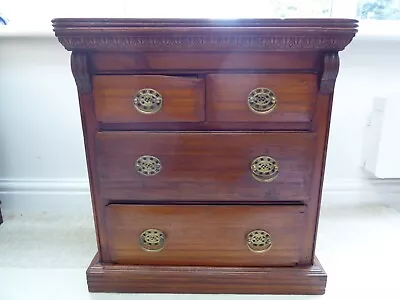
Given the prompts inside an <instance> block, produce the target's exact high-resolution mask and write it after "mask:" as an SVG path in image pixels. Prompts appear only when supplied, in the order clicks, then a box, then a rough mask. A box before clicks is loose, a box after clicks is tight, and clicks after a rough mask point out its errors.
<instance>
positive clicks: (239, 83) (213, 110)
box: [206, 74, 317, 129]
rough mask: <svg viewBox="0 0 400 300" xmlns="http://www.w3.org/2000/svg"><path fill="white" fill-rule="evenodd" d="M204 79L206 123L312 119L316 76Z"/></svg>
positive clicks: (292, 75) (219, 77)
mask: <svg viewBox="0 0 400 300" xmlns="http://www.w3.org/2000/svg"><path fill="white" fill-rule="evenodd" d="M206 82H207V83H206V84H207V113H206V114H207V120H208V121H210V122H268V123H304V122H306V123H308V122H311V120H312V115H313V112H314V107H315V101H316V95H317V85H316V83H317V77H316V75H313V74H210V75H208V76H207V79H206ZM286 128H287V126H286ZM295 128H296V127H294V129H295Z"/></svg>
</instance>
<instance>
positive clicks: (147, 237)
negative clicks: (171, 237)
mask: <svg viewBox="0 0 400 300" xmlns="http://www.w3.org/2000/svg"><path fill="white" fill-rule="evenodd" d="M164 243H165V234H164V232H162V231H161V230H158V229H153V228H150V229H146V230H145V231H143V232H142V233H141V234H140V237H139V244H140V247H142V249H143V250H145V251H149V252H158V251H161V250H162V249H163V248H164Z"/></svg>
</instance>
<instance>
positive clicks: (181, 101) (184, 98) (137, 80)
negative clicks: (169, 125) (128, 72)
mask: <svg viewBox="0 0 400 300" xmlns="http://www.w3.org/2000/svg"><path fill="white" fill-rule="evenodd" d="M93 86H94V93H93V95H94V100H95V110H96V117H97V120H99V121H100V122H105V123H108V122H111V123H112V122H114V123H125V122H199V121H203V120H204V94H205V87H204V80H203V79H201V78H190V77H177V76H156V75H148V76H145V75H137V76H104V75H103V76H94V77H93ZM144 88H152V89H154V90H156V91H157V92H159V93H160V94H161V95H162V98H163V103H162V107H161V109H160V111H158V112H157V113H154V114H143V113H141V112H139V111H138V110H137V109H136V108H135V107H134V106H133V104H132V100H133V98H134V97H135V95H136V93H137V92H139V90H141V89H144Z"/></svg>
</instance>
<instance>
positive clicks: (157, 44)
mask: <svg viewBox="0 0 400 300" xmlns="http://www.w3.org/2000/svg"><path fill="white" fill-rule="evenodd" d="M352 38H353V37H352V36H350V37H349V36H345V37H338V36H322V37H321V36H315V37H307V36H243V35H240V36H229V35H227V36H212V35H207V36H181V37H180V36H140V37H138V36H136V37H135V36H129V37H128V36H85V37H83V36H72V37H71V36H69V37H68V36H65V37H63V36H60V37H58V39H59V41H60V43H61V44H62V45H63V46H64V47H65V48H66V49H67V50H77V49H81V50H82V49H91V50H94V49H96V50H109V51H112V50H118V51H199V50H202V51H205V50H209V51H215V50H231V51H232V50H247V51H260V50H338V51H340V50H343V49H344V48H345V47H346V45H347V44H349V43H350V41H351V40H352Z"/></svg>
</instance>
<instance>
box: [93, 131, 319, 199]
mask: <svg viewBox="0 0 400 300" xmlns="http://www.w3.org/2000/svg"><path fill="white" fill-rule="evenodd" d="M314 142H315V135H314V134H310V133H287V134H282V133H249V134H247V133H229V134H226V133H224V132H221V133H215V132H214V133H157V132H115V133H108V132H102V133H98V134H97V142H96V145H97V148H96V151H97V157H98V161H97V174H98V178H99V184H100V193H101V197H103V198H107V199H116V200H132V199H137V200H168V201H180V200H184V201H188V200H193V201H227V202H229V201H304V202H307V201H308V200H309V199H310V194H309V193H310V180H311V174H312V168H311V167H310V166H312V160H313V159H314V156H315V152H314ZM141 155H153V156H156V157H157V158H159V159H160V161H161V164H162V170H161V172H160V173H159V174H157V175H155V176H143V175H141V174H140V173H138V172H136V170H135V162H136V160H137V159H138V158H139V157H140V156H141ZM261 155H268V156H271V157H272V158H274V159H275V160H276V161H277V162H278V166H279V175H278V177H277V178H276V179H275V180H274V181H272V182H269V183H265V182H263V183H261V182H258V181H256V180H255V179H254V178H253V177H252V175H251V171H250V163H251V161H252V160H253V159H254V158H256V157H257V156H261ZM233 187H234V188H233Z"/></svg>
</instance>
